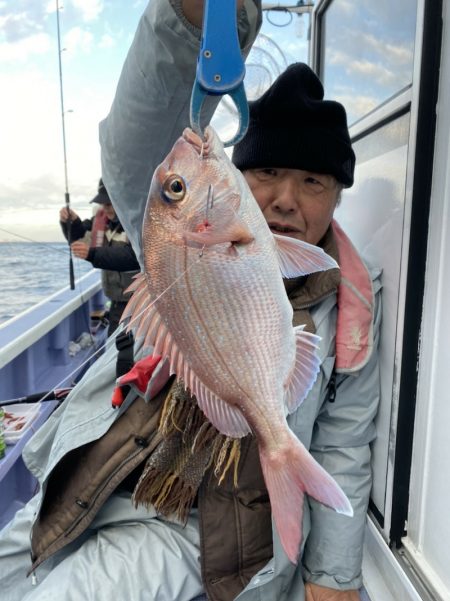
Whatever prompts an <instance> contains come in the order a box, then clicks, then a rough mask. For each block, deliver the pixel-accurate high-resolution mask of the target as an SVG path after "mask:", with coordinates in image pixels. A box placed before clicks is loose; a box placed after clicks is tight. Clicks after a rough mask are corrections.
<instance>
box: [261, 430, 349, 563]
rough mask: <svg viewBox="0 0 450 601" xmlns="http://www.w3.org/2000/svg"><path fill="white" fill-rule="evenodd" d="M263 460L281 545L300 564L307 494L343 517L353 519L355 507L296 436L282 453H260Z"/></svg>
mask: <svg viewBox="0 0 450 601" xmlns="http://www.w3.org/2000/svg"><path fill="white" fill-rule="evenodd" d="M260 458H261V467H262V471H263V474H264V480H265V482H266V486H267V490H268V492H269V498H270V503H271V508H272V515H273V518H274V521H275V525H276V528H277V532H278V535H279V537H280V541H281V544H282V546H283V549H284V551H285V553H286V555H287V556H288V558H289V559H290V561H292V563H297V560H298V554H299V549H300V542H301V538H302V517H303V501H304V494H305V493H307V494H308V495H310V496H311V497H313V498H314V499H316V500H317V501H320V502H321V503H323V504H324V505H327V506H328V507H331V508H332V509H334V510H335V511H337V512H338V513H342V514H344V515H348V516H352V515H353V509H352V506H351V504H350V502H349V500H348V499H347V497H346V495H345V493H344V492H343V490H342V489H341V488H340V486H339V485H338V484H337V482H336V481H335V480H334V479H333V478H332V477H331V476H330V475H329V474H328V473H327V472H326V471H325V470H324V469H323V468H322V467H321V466H320V465H319V464H318V463H317V461H316V460H315V459H314V458H313V457H312V455H311V454H310V453H308V451H307V450H306V449H305V447H304V446H303V445H302V443H301V442H300V441H299V440H298V438H296V437H295V436H294V435H293V434H290V438H289V444H288V445H287V446H286V447H285V448H283V449H281V450H280V449H279V448H278V449H277V450H276V451H274V452H272V454H269V453H267V452H265V451H264V450H263V449H261V450H260Z"/></svg>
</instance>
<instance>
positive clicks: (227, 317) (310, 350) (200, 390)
mask: <svg viewBox="0 0 450 601" xmlns="http://www.w3.org/2000/svg"><path fill="white" fill-rule="evenodd" d="M142 239H143V249H144V263H145V273H144V274H142V275H141V276H140V277H139V278H137V280H136V282H135V284H134V285H133V286H134V289H135V293H134V295H133V297H132V299H131V301H130V302H129V305H128V307H127V309H126V311H125V314H124V319H127V318H130V317H131V319H132V320H134V323H132V324H130V327H132V328H133V329H135V328H136V324H138V326H137V332H136V335H137V337H138V338H139V337H145V341H144V344H145V345H152V346H153V347H154V351H153V352H154V354H158V355H161V356H162V357H163V358H166V360H167V362H168V365H169V366H170V372H171V373H175V374H176V375H177V376H178V377H179V378H181V379H183V381H184V383H185V385H186V387H188V388H189V390H190V391H191V393H192V394H195V396H196V397H197V401H198V404H199V406H200V408H201V409H202V411H203V412H204V413H205V415H206V416H207V418H208V419H209V420H210V422H211V423H212V424H213V425H214V426H215V427H216V428H217V429H218V430H219V431H220V432H222V433H223V434H226V435H228V436H231V437H235V438H238V437H242V436H245V435H246V434H248V433H250V432H251V433H253V434H254V435H255V436H256V437H257V441H258V446H259V453H260V460H261V466H262V471H263V474H264V479H265V482H266V486H267V489H268V492H269V496H270V502H271V509H272V515H273V517H274V521H275V524H276V528H277V531H278V534H279V537H280V540H281V543H282V546H283V548H284V550H285V552H286V554H287V556H288V557H289V559H290V560H291V561H292V562H294V563H295V562H296V561H297V558H298V553H299V546H300V542H301V536H302V531H301V527H302V513H303V500H304V493H305V492H306V493H308V494H309V495H311V496H312V497H314V498H315V499H317V500H318V501H320V502H322V503H324V504H325V505H327V506H329V507H332V508H334V509H335V510H336V511H338V512H339V513H344V514H346V515H352V514H353V511H352V507H351V505H350V503H349V501H348V499H347V497H346V496H345V494H344V493H343V491H342V490H341V488H340V487H339V486H338V485H337V483H336V482H335V481H334V480H333V478H331V476H330V475H329V474H328V473H327V472H326V471H325V470H324V469H323V468H322V467H321V466H320V465H319V464H318V463H317V462H316V461H315V460H314V459H313V458H312V456H311V455H310V454H309V452H308V451H307V450H306V449H305V447H304V446H303V445H302V443H301V442H300V441H299V440H298V439H297V437H296V436H295V435H294V433H293V432H292V431H291V430H290V428H289V426H288V423H287V421H286V415H287V414H288V413H292V412H293V411H295V410H296V409H297V407H298V406H299V404H300V403H301V402H302V400H303V399H304V398H305V397H306V395H307V394H308V392H309V390H310V389H311V387H312V385H313V384H314V381H315V379H316V377H317V373H318V371H319V359H318V357H317V354H316V349H317V342H318V340H319V339H318V337H317V336H315V335H313V334H309V333H307V332H305V331H304V330H303V327H296V328H294V327H293V326H292V307H291V305H290V303H289V300H288V298H287V295H286V292H285V288H284V284H283V279H282V278H283V276H284V277H297V276H300V275H304V274H307V273H310V272H313V271H319V270H326V269H330V268H333V267H337V265H336V263H335V261H334V260H333V259H331V258H330V257H329V256H328V255H327V254H325V253H324V252H323V251H322V250H321V249H320V248H318V247H316V246H312V245H309V244H306V243H304V242H300V241H298V240H295V239H293V238H289V237H286V236H281V235H280V236H278V235H273V234H272V232H271V231H270V229H269V227H268V225H267V223H266V221H265V219H264V217H263V214H262V212H261V210H260V209H259V207H258V204H257V203H256V201H255V199H254V197H253V195H252V193H251V191H250V189H249V187H248V185H247V183H246V181H245V178H244V177H243V176H242V174H241V173H240V172H239V171H238V170H237V169H236V168H235V167H234V166H233V165H232V163H231V161H230V160H229V158H228V157H227V155H226V154H225V152H224V149H223V146H222V144H221V142H220V140H219V138H218V137H217V135H216V133H215V132H214V130H213V129H212V128H211V127H208V128H207V130H206V141H205V143H204V144H202V140H201V138H200V137H199V136H197V135H196V134H195V133H193V132H192V131H191V130H190V129H186V130H185V131H184V132H183V136H182V137H181V138H179V139H178V140H177V142H176V143H175V145H174V147H173V149H172V150H171V152H170V153H169V155H168V156H167V158H166V159H165V160H164V161H163V163H162V164H161V165H160V166H159V167H158V168H157V169H156V171H155V173H154V176H153V180H152V184H151V188H150V193H149V198H148V202H147V207H146V213H145V218H144V224H143V232H142Z"/></svg>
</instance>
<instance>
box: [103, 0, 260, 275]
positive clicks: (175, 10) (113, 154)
mask: <svg viewBox="0 0 450 601" xmlns="http://www.w3.org/2000/svg"><path fill="white" fill-rule="evenodd" d="M183 3H184V9H185V10H186V6H187V5H188V3H187V2H186V1H185V0H183ZM196 5H198V1H197V0H193V2H191V3H190V6H191V8H193V9H194V12H195V9H196ZM257 5H258V7H259V8H257ZM197 9H198V6H197ZM182 10H183V4H182V1H181V0H178V1H176V0H171V1H170V2H169V0H151V2H150V3H149V4H148V7H147V9H146V10H145V13H144V15H143V16H142V18H141V20H140V23H139V26H138V29H137V32H136V35H135V38H134V41H133V44H132V46H131V48H130V51H129V53H128V56H127V59H126V61H125V64H124V67H123V69H122V73H121V76H120V79H119V83H118V86H117V91H116V96H115V98H114V102H113V104H112V107H111V111H110V113H109V115H108V117H107V118H106V119H105V120H104V121H103V122H102V123H101V124H100V143H101V148H102V177H103V181H104V183H105V186H106V188H107V190H108V193H109V195H110V197H111V199H112V202H113V205H114V208H115V209H116V212H117V214H118V217H119V219H120V221H121V223H122V225H123V226H124V229H125V231H126V233H127V236H128V237H129V239H130V241H131V243H132V246H133V248H134V250H135V252H136V255H137V257H138V259H139V261H140V262H141V264H142V254H141V242H140V238H141V229H142V221H143V215H144V209H145V204H146V201H147V195H148V191H149V187H150V182H151V178H152V176H153V172H154V170H155V168H156V167H157V165H158V164H159V163H160V162H161V161H162V160H163V158H164V157H165V156H166V155H167V153H168V152H169V150H170V148H171V147H172V146H173V144H174V142H175V140H176V139H177V138H178V137H179V136H180V135H181V134H182V132H183V129H184V128H185V127H188V126H189V105H190V97H191V91H192V86H193V83H194V79H195V73H196V64H197V56H198V52H199V46H200V37H201V32H200V30H199V29H197V28H196V27H195V26H193V25H192V24H191V23H189V21H188V19H187V18H186V15H183V13H182ZM190 18H191V19H192V20H193V21H195V22H198V14H197V16H195V15H194V16H192V15H190ZM260 19H261V15H260V0H244V9H243V10H242V11H240V13H239V15H238V27H239V32H240V40H241V46H242V48H243V49H244V54H245V55H246V54H247V53H248V52H249V51H250V48H251V45H252V43H253V42H254V40H255V37H256V33H257V30H258V28H259V25H260ZM208 100H211V99H208ZM218 100H219V99H212V101H211V102H207V103H205V107H204V110H203V111H202V115H204V117H205V123H206V122H209V120H210V118H211V116H212V114H213V112H214V109H215V107H216V105H217V102H218Z"/></svg>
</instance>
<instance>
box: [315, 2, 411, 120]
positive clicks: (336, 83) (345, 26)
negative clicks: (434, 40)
mask: <svg viewBox="0 0 450 601" xmlns="http://www.w3.org/2000/svg"><path fill="white" fill-rule="evenodd" d="M416 12H417V0H398V1H397V2H385V1H383V2H373V1H372V0H361V1H359V2H348V0H333V1H332V2H330V3H329V4H328V5H327V8H326V10H325V11H324V13H323V15H322V17H321V18H320V27H321V40H322V47H321V53H320V75H321V79H322V81H323V83H324V87H325V91H326V97H327V98H333V99H335V100H339V101H340V102H342V104H343V105H344V106H345V107H346V109H347V115H348V123H349V125H352V124H353V123H355V122H356V121H358V120H359V119H361V118H362V117H364V116H365V115H367V114H368V113H370V112H371V111H373V110H374V109H375V108H376V107H378V106H379V105H380V104H382V103H384V102H386V101H387V100H389V99H390V98H392V97H393V96H395V95H396V94H398V93H399V92H400V91H402V90H404V89H405V88H407V87H408V86H410V85H411V82H412V72H413V56H414V38H415V27H416Z"/></svg>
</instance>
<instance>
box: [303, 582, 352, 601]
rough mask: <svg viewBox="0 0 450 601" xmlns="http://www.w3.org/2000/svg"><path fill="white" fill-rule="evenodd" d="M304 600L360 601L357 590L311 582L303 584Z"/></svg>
mask: <svg viewBox="0 0 450 601" xmlns="http://www.w3.org/2000/svg"><path fill="white" fill-rule="evenodd" d="M305 593H306V597H305V601H360V596H359V592H358V591H357V590H348V591H338V590H336V589H332V588H328V587H326V586H319V585H318V584H313V583H312V582H307V583H306V584H305Z"/></svg>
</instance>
